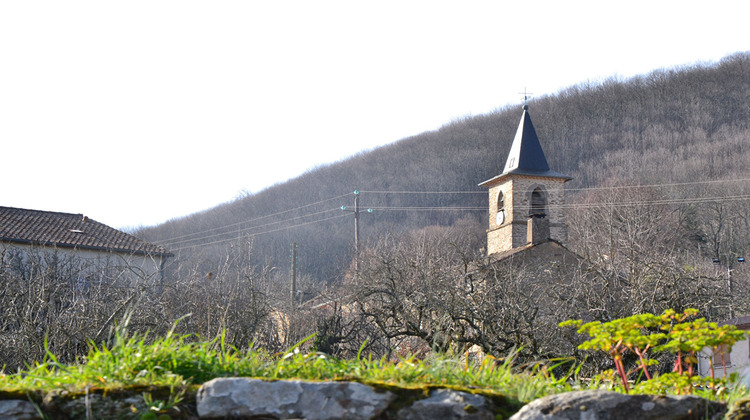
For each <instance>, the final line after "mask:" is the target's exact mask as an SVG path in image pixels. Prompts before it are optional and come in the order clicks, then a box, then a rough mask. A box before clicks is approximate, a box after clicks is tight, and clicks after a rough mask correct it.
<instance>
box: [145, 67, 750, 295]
mask: <svg viewBox="0 0 750 420" xmlns="http://www.w3.org/2000/svg"><path fill="white" fill-rule="evenodd" d="M529 108H530V109H529V111H530V114H531V117H532V119H533V121H534V124H535V126H536V129H537V133H538V135H539V138H540V139H541V142H542V146H543V147H544V150H545V153H546V155H547V159H548V161H549V164H550V166H551V167H552V168H553V169H555V170H557V171H559V172H562V173H565V174H568V175H571V176H572V177H573V178H574V180H573V181H571V182H570V183H568V184H567V187H568V191H569V197H568V201H569V202H572V203H575V202H576V200H578V199H579V197H580V196H581V194H583V193H585V192H586V191H587V189H590V188H595V187H600V186H610V185H615V184H617V185H637V184H681V185H684V184H686V183H694V182H696V181H708V180H724V179H745V178H750V169H748V168H750V154H748V153H745V152H743V149H744V146H745V144H746V142H747V140H748V139H749V138H750V53H748V52H745V53H738V54H735V55H733V56H730V57H727V58H725V59H724V60H722V61H721V62H719V63H715V64H711V65H695V66H690V67H685V68H677V69H668V70H657V71H654V72H652V73H650V74H648V75H642V76H637V77H634V78H631V79H627V80H617V79H610V80H606V81H604V82H601V83H598V82H597V83H593V82H592V83H590V84H585V85H578V86H572V87H570V88H567V89H564V90H562V91H561V92H559V93H557V94H554V95H549V96H544V97H540V98H535V99H533V100H531V101H530V102H529ZM520 115H521V110H520V106H512V107H505V108H503V109H500V110H498V111H496V112H493V113H490V114H487V115H481V116H476V117H471V118H465V119H462V120H457V121H453V122H450V123H448V124H446V125H445V126H443V127H442V128H440V129H438V130H436V131H432V132H426V133H422V134H419V135H416V136H413V137H410V138H406V139H403V140H401V141H399V142H396V143H394V144H391V145H388V146H385V147H381V148H378V149H375V150H372V151H368V152H363V153H360V154H358V155H356V156H353V157H351V158H349V159H346V160H344V161H341V162H338V163H335V164H331V165H327V166H324V167H320V168H316V169H314V170H311V171H308V172H307V173H305V174H303V175H301V176H299V177H297V178H295V179H292V180H290V181H288V182H285V183H283V184H278V185H275V186H273V187H270V188H268V189H266V190H263V191H261V192H259V193H256V194H252V195H248V196H246V197H243V198H240V199H237V200H235V201H233V202H230V203H226V204H223V205H220V206H218V207H215V208H213V209H211V210H208V211H205V212H201V213H197V214H193V215H190V216H187V217H183V218H180V219H175V220H172V221H169V222H167V223H164V224H162V225H159V226H156V227H151V228H145V229H141V230H140V231H138V232H136V234H137V235H138V236H139V237H141V238H143V239H146V240H148V241H152V242H156V243H158V244H160V245H164V246H165V247H166V248H167V249H169V250H171V251H172V252H174V253H175V255H176V258H175V261H177V262H179V263H180V264H182V265H183V267H186V266H188V265H189V266H190V267H191V269H192V270H198V271H203V272H205V273H209V272H212V271H215V270H217V267H219V264H220V261H225V260H227V258H230V257H232V258H238V257H236V254H237V252H238V251H237V249H239V247H237V246H236V245H237V244H246V243H249V242H251V243H252V262H253V263H254V264H255V265H257V266H267V267H277V268H278V272H279V274H285V275H286V273H288V272H289V267H290V264H291V263H290V249H291V244H292V243H296V244H297V269H298V271H299V273H300V275H301V276H302V277H305V278H309V279H310V280H313V281H316V280H317V281H324V282H329V281H333V280H336V279H337V278H338V277H339V276H340V275H341V273H342V271H343V269H344V268H346V267H347V266H349V265H350V261H351V258H352V255H353V242H354V220H353V219H354V217H353V214H352V213H351V212H347V211H342V210H341V209H340V207H341V206H342V205H346V206H348V207H349V210H351V208H352V207H353V204H354V195H353V194H352V192H353V191H354V190H358V191H360V205H361V207H362V208H363V209H366V208H373V209H374V211H373V212H372V213H364V214H362V215H361V217H360V220H361V227H360V228H361V237H362V244H363V246H367V244H368V243H371V241H373V240H374V239H375V238H377V237H379V236H382V235H384V234H386V233H388V232H392V231H402V230H409V229H417V228H420V227H424V226H428V225H436V224H440V225H452V224H455V223H457V222H459V221H461V223H466V224H467V226H473V227H476V226H481V227H482V228H483V227H484V226H485V224H486V218H487V211H486V207H487V197H486V191H484V190H483V189H482V188H479V187H477V184H478V183H480V182H482V181H484V180H486V179H489V178H491V177H493V176H495V175H497V174H499V173H500V172H501V171H502V168H503V165H504V163H505V157H506V156H507V153H508V149H509V148H510V144H511V141H512V140H513V136H514V133H515V130H516V127H517V124H518V119H519V117H520ZM404 118H408V115H405V116H404ZM290 123H293V122H291V121H290ZM373 123H374V124H375V123H377V120H376V118H375V117H373ZM331 124H335V121H331ZM362 129H363V130H366V129H367V127H363V128H362ZM324 135H325V133H311V138H314V137H315V136H324ZM700 185H702V184H700ZM722 185H723V186H720V188H725V189H729V186H728V185H727V184H722ZM730 186H732V188H734V187H738V186H739V187H742V186H743V185H741V184H739V185H738V184H737V183H733V184H731V185H730ZM696 188H697V185H696V184H689V185H686V186H685V187H684V188H677V189H675V190H674V191H673V192H672V194H673V195H674V196H675V197H686V196H688V195H690V194H693V195H695V194H696V193H697V192H696ZM476 230H477V232H479V233H478V234H477V241H478V243H481V241H482V239H483V238H482V233H481V229H476ZM697 236H700V235H699V234H698V233H696V237H697ZM232 245H235V247H232Z"/></svg>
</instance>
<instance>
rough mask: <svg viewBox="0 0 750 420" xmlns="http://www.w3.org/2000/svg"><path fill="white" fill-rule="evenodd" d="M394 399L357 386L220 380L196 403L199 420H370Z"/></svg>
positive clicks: (210, 384)
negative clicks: (295, 419) (271, 419)
mask: <svg viewBox="0 0 750 420" xmlns="http://www.w3.org/2000/svg"><path fill="white" fill-rule="evenodd" d="M395 399H396V396H395V395H394V394H393V393H391V392H376V391H375V390H374V389H372V388H370V387H369V386H367V385H363V384H360V383H357V382H302V381H276V382H267V381H263V380H260V379H249V378H219V379H214V380H211V381H209V382H207V383H205V384H203V386H201V388H200V389H199V390H198V395H197V398H196V403H197V409H198V415H199V416H200V417H201V419H224V418H245V417H248V418H249V417H260V418H262V417H264V416H265V417H270V418H275V419H293V418H305V419H307V420H315V419H372V418H375V417H377V416H379V415H380V414H382V413H383V412H384V411H385V410H386V408H388V405H389V404H390V403H391V402H393V401H394V400H395Z"/></svg>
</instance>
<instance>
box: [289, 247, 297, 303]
mask: <svg viewBox="0 0 750 420" xmlns="http://www.w3.org/2000/svg"><path fill="white" fill-rule="evenodd" d="M296 294H297V242H292V284H291V287H290V289H289V307H290V308H291V311H292V312H294V311H295V310H296V309H297V300H296Z"/></svg>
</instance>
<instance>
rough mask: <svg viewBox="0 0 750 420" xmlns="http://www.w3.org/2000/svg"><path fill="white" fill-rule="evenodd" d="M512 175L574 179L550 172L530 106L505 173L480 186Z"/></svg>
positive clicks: (517, 134)
mask: <svg viewBox="0 0 750 420" xmlns="http://www.w3.org/2000/svg"><path fill="white" fill-rule="evenodd" d="M511 174H516V175H529V176H539V177H546V178H563V179H565V180H566V181H567V180H570V179H572V178H571V177H569V176H567V175H563V174H561V173H559V172H555V171H552V170H550V168H549V165H548V164H547V158H546V157H545V156H544V151H543V150H542V145H541V144H540V143H539V137H537V135H536V130H535V129H534V124H533V123H532V122H531V116H529V107H528V105H524V106H523V115H522V116H521V122H520V124H518V130H517V131H516V137H515V138H514V139H513V144H512V145H511V146H510V153H508V160H507V161H506V162H505V169H504V170H503V173H502V174H500V175H498V176H496V177H494V178H492V179H489V180H487V181H484V182H482V183H481V184H479V185H482V186H483V185H485V184H487V183H489V182H490V181H495V180H497V179H498V178H501V177H504V176H506V175H511Z"/></svg>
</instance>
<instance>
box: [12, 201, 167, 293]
mask: <svg viewBox="0 0 750 420" xmlns="http://www.w3.org/2000/svg"><path fill="white" fill-rule="evenodd" d="M12 250H15V251H17V252H15V253H13V254H14V255H16V256H17V255H18V254H23V255H26V256H27V257H22V259H23V258H26V260H27V259H28V255H30V254H31V253H32V252H33V253H39V252H52V251H54V252H55V253H61V254H64V255H66V256H69V257H75V258H76V259H78V260H79V261H81V262H85V263H86V266H88V267H101V266H102V265H104V264H107V265H117V266H118V267H123V268H125V267H126V268H127V270H128V271H129V273H130V275H131V276H132V277H134V278H135V279H137V278H140V279H144V280H148V281H150V282H161V281H163V280H164V267H165V264H166V261H167V258H168V257H170V256H172V254H171V253H169V252H168V251H167V250H165V249H164V248H163V247H161V246H158V245H154V244H151V243H148V242H145V241H143V240H141V239H138V238H136V237H135V236H133V235H130V234H127V233H125V232H122V231H120V230H117V229H114V228H111V227H109V226H107V225H105V224H102V223H99V222H97V221H95V220H92V219H89V218H88V217H86V216H84V215H82V214H72V213H59V212H51V211H40V210H27V209H20V208H13V207H0V257H2V260H3V261H2V262H3V263H7V262H6V261H5V260H7V258H8V255H9V254H10V253H12V252H10V251H12Z"/></svg>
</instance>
